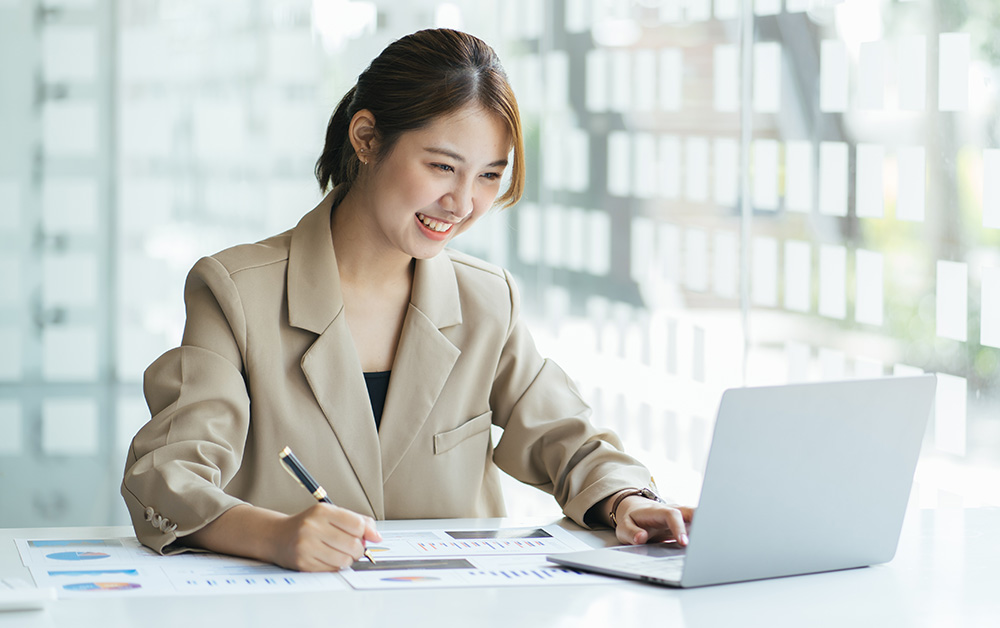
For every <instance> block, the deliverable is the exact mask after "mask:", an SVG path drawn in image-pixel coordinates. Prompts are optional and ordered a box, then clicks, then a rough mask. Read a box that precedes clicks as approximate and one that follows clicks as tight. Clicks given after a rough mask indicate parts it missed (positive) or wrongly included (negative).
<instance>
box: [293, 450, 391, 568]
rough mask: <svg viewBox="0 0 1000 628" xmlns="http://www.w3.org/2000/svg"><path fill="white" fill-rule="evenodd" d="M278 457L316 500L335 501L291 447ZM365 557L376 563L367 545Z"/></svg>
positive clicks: (330, 502) (328, 502)
mask: <svg viewBox="0 0 1000 628" xmlns="http://www.w3.org/2000/svg"><path fill="white" fill-rule="evenodd" d="M278 458H280V459H281V462H282V463H283V464H284V466H285V470H286V471H288V473H289V474H291V476H292V477H293V478H295V479H296V480H298V482H299V484H301V485H302V486H304V487H305V489H306V490H307V491H309V492H310V493H312V496H313V497H315V498H316V501H318V502H323V503H324V504H332V503H333V502H332V501H330V498H329V497H328V496H327V494H326V489H325V488H323V487H322V486H320V485H319V483H318V482H317V481H316V480H314V479H313V476H312V475H311V474H310V473H309V472H308V471H306V468H305V467H304V466H302V463H301V462H299V459H298V458H296V457H295V454H293V453H292V450H291V448H290V447H285V448H284V449H282V450H281V452H280V453H279V454H278ZM365 558H367V559H368V560H369V562H371V564H373V565H374V564H375V559H374V558H372V555H371V553H370V552H369V551H368V548H367V547H366V548H365Z"/></svg>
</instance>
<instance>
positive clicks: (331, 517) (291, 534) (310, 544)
mask: <svg viewBox="0 0 1000 628" xmlns="http://www.w3.org/2000/svg"><path fill="white" fill-rule="evenodd" d="M275 526H276V529H275V530H274V532H275V534H274V536H272V543H273V545H272V552H273V554H272V557H271V562H273V563H275V564H277V565H280V566H281V567H285V568H287V569H295V570H297V571H337V570H339V569H343V568H344V567H348V566H350V565H351V564H352V563H354V561H356V560H360V559H361V557H362V555H363V554H364V551H365V543H366V542H368V541H373V542H378V541H381V540H382V535H380V534H379V533H378V530H377V529H376V528H375V520H374V519H372V518H371V517H367V516H365V515H360V514H358V513H356V512H352V511H350V510H347V509H345V508H340V507H338V506H334V505H332V504H316V505H315V506H313V507H311V508H309V509H307V510H304V511H302V512H300V513H299V514H297V515H290V516H287V517H285V518H284V519H281V520H278V521H276V522H275Z"/></svg>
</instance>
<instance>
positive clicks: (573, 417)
mask: <svg viewBox="0 0 1000 628" xmlns="http://www.w3.org/2000/svg"><path fill="white" fill-rule="evenodd" d="M332 197H333V195H332V194H331V195H330V196H328V197H327V199H326V200H324V201H323V202H322V203H321V204H320V205H319V206H318V207H316V209H314V210H313V211H311V212H310V213H308V214H307V215H306V216H305V217H303V218H302V220H301V221H300V222H299V224H298V225H297V226H296V227H295V228H294V229H292V230H290V231H288V232H285V233H283V234H280V235H277V236H274V237H272V238H270V239H267V240H264V241H262V242H258V243H256V244H247V245H241V246H237V247H234V248H231V249H228V250H225V251H223V252H221V253H219V254H217V255H213V256H212V257H206V258H203V259H201V260H199V261H198V263H197V264H195V266H194V268H193V269H192V270H191V273H190V275H189V276H188V279H187V283H186V286H185V302H186V306H187V323H186V326H185V329H184V337H183V341H182V343H181V346H180V347H177V348H175V349H171V350H170V351H168V352H167V353H165V354H164V355H163V356H161V357H160V358H159V359H157V360H156V361H155V362H154V363H153V364H152V365H151V366H150V367H149V368H148V369H147V371H146V373H145V378H144V391H145V395H146V400H147V403H148V404H149V409H150V412H151V415H152V418H151V419H150V421H149V422H148V423H147V424H146V425H145V426H144V427H143V428H142V429H141V430H140V431H139V432H138V434H136V436H135V438H134V439H133V441H132V445H131V447H130V448H129V451H128V458H127V461H126V465H125V474H124V480H123V482H122V489H121V492H122V496H123V497H124V499H125V502H126V504H127V506H128V509H129V512H130V514H131V517H132V522H133V525H134V527H135V531H136V534H137V536H138V538H139V539H140V540H141V541H142V542H143V543H145V544H146V545H148V546H149V547H151V548H153V549H155V550H157V551H160V552H164V553H169V552H173V551H180V550H181V549H182V548H181V547H178V545H179V544H175V545H171V544H172V543H173V542H174V541H175V540H176V539H177V538H178V537H182V536H184V535H187V534H190V533H192V532H194V531H196V530H198V529H200V528H201V527H203V526H205V525H206V524H207V523H209V522H211V521H213V520H214V519H215V518H216V517H218V516H219V515H221V514H222V513H223V512H225V511H226V510H228V509H229V508H232V507H233V506H236V505H238V504H242V503H251V504H254V505H257V506H261V507H266V508H271V509H274V510H277V511H281V512H285V513H296V512H299V511H302V510H304V509H306V508H308V507H309V506H311V505H313V504H314V503H315V502H314V500H313V498H312V497H311V496H310V495H309V493H308V492H307V491H306V490H305V489H303V488H302V487H301V486H299V485H298V484H296V482H295V480H294V479H292V478H291V477H290V476H289V475H288V474H287V473H286V472H285V471H284V469H283V468H282V466H281V463H280V462H279V459H278V452H279V451H281V449H282V448H283V447H285V446H286V445H288V446H290V447H291V448H292V450H293V451H294V452H295V453H296V455H297V456H298V457H299V459H300V460H301V461H302V463H303V464H304V465H305V466H306V467H307V468H308V469H309V470H310V471H312V473H313V475H314V476H315V477H316V479H317V481H319V483H320V484H321V485H323V486H324V487H325V488H326V489H327V491H328V492H329V493H330V498H331V499H332V500H333V502H334V503H336V504H337V505H339V506H343V507H346V508H349V509H351V510H354V511H357V512H359V513H364V514H367V515H370V516H372V517H375V518H376V519H407V518H445V517H495V516H502V515H503V514H504V503H503V496H502V494H501V490H500V483H499V477H498V469H500V470H503V471H505V472H507V473H509V474H510V475H512V476H513V477H515V478H517V479H518V480H520V481H522V482H525V483H527V484H530V485H532V486H536V487H538V488H540V489H542V490H544V491H547V492H549V493H551V494H553V495H554V496H555V498H556V500H557V501H558V503H559V504H560V505H561V506H562V508H563V510H564V512H565V514H566V515H567V516H569V517H571V518H572V519H574V520H575V521H577V522H578V523H583V516H584V513H586V511H587V509H589V508H590V507H591V506H592V505H594V504H595V503H597V502H598V501H600V500H601V499H603V498H604V497H606V496H608V495H610V494H611V493H614V492H615V491H617V490H619V489H621V488H626V487H632V486H646V485H648V483H649V481H650V477H649V472H648V471H647V470H646V469H645V468H644V467H642V466H641V465H639V464H638V463H637V462H636V461H635V460H633V459H632V458H630V457H628V456H626V455H625V454H624V453H622V452H621V444H620V442H619V440H618V438H617V437H616V436H615V435H614V434H612V433H610V432H606V431H598V430H596V429H595V428H594V427H593V426H591V425H590V423H589V422H588V417H589V414H590V409H589V408H588V406H587V404H586V403H585V402H584V401H583V399H582V398H581V397H580V394H579V393H578V392H577V389H576V388H575V386H574V385H573V383H572V382H571V381H570V379H569V378H568V377H567V376H566V374H565V373H564V372H563V371H562V370H561V369H560V368H559V367H558V366H556V365H555V364H554V363H553V362H551V361H548V360H545V359H543V358H542V357H541V356H540V355H539V354H538V352H537V350H536V349H535V346H534V344H533V341H532V339H531V337H530V335H529V334H528V332H527V330H526V329H525V327H524V325H523V324H522V323H521V322H520V321H519V320H518V295H517V291H516V289H515V287H514V283H513V281H512V280H511V277H510V275H509V274H508V273H507V272H506V271H504V270H502V269H500V268H497V267H494V266H491V265H489V264H486V263H485V262H482V261H480V260H477V259H475V258H472V257H469V256H467V255H463V254H460V253H456V252H452V251H445V252H443V253H442V254H440V255H438V256H436V257H434V258H432V259H429V260H418V261H417V262H416V269H415V274H414V281H413V288H412V291H411V297H410V305H409V309H408V311H407V314H406V317H405V321H404V323H403V332H402V336H401V338H400V341H399V345H398V348H397V351H396V357H395V361H394V362H393V365H392V375H391V379H390V382H389V391H388V395H387V397H386V403H385V409H384V413H383V416H382V421H381V427H380V428H379V430H378V432H376V428H375V421H374V418H373V415H372V409H371V404H370V401H369V399H368V393H367V388H366V386H365V382H364V377H363V374H362V369H361V364H360V361H359V359H358V356H357V352H356V350H355V347H354V343H353V340H352V337H351V334H350V331H349V329H348V326H347V322H346V320H345V316H344V303H343V299H342V295H341V291H340V279H339V275H338V271H337V262H336V258H335V256H334V251H333V242H332V238H331V236H330V212H331V211H332ZM491 425H495V426H498V427H500V428H502V436H501V438H500V439H499V440H498V442H497V445H496V448H494V446H493V442H492V439H491V435H490V432H491V430H490V426H491Z"/></svg>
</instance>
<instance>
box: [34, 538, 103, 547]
mask: <svg viewBox="0 0 1000 628" xmlns="http://www.w3.org/2000/svg"><path fill="white" fill-rule="evenodd" d="M95 545H96V546H100V547H106V546H108V545H121V544H120V543H118V542H117V541H109V540H106V539H55V540H51V541H46V540H39V541H28V547H81V546H95Z"/></svg>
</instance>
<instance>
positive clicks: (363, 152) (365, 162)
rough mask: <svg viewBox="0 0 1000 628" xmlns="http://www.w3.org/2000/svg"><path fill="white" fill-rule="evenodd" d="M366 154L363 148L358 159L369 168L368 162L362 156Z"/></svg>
mask: <svg viewBox="0 0 1000 628" xmlns="http://www.w3.org/2000/svg"><path fill="white" fill-rule="evenodd" d="M364 154H365V149H363V148H362V149H361V150H360V151H358V159H360V160H361V163H363V164H364V165H366V166H367V165H368V160H367V159H365V158H364V157H362V155H364Z"/></svg>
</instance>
